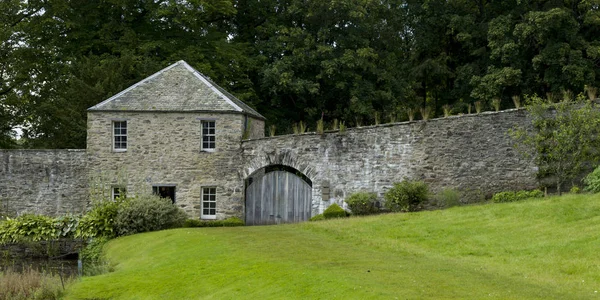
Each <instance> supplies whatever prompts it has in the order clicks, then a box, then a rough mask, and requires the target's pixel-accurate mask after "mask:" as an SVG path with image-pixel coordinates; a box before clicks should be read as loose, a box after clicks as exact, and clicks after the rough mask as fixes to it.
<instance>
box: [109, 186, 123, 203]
mask: <svg viewBox="0 0 600 300" xmlns="http://www.w3.org/2000/svg"><path fill="white" fill-rule="evenodd" d="M110 190H111V198H112V199H113V200H117V197H120V196H125V197H127V188H125V187H124V186H116V185H115V186H112V187H111V188H110Z"/></svg>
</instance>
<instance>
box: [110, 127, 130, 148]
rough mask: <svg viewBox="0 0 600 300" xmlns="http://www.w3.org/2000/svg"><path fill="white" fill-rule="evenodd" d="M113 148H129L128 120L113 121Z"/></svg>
mask: <svg viewBox="0 0 600 300" xmlns="http://www.w3.org/2000/svg"><path fill="white" fill-rule="evenodd" d="M113 149H114V150H115V151H126V150H127V121H113Z"/></svg>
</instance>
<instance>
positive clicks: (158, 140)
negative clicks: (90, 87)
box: [87, 61, 265, 219]
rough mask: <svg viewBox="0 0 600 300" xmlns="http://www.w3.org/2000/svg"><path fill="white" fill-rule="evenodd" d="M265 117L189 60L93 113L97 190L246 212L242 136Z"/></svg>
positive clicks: (192, 209) (91, 156) (92, 173)
mask: <svg viewBox="0 0 600 300" xmlns="http://www.w3.org/2000/svg"><path fill="white" fill-rule="evenodd" d="M264 120H265V118H264V117H263V116H261V115H260V114H259V113H257V112H256V111H255V110H253V109H252V108H250V107H249V106H247V105H246V104H244V103H243V102H242V101H240V100H239V99H237V98H236V97H234V96H233V95H231V94H229V93H228V92H227V91H225V90H223V89H222V88H220V87H219V86H218V85H216V84H215V83H213V82H212V81H210V79H208V78H207V77H205V76H203V75H202V74H200V73H199V72H198V71H196V70H195V69H193V68H192V67H191V66H190V65H188V64H187V63H186V62H184V61H179V62H177V63H175V64H173V65H170V66H168V67H166V68H165V69H163V70H161V71H159V72H157V73H155V74H154V75H152V76H150V77H148V78H146V79H144V80H142V81H140V82H139V83H136V84H135V85H133V86H131V87H129V88H127V89H126V90H124V91H122V92H120V93H119V94H117V95H115V96H113V97H111V98H109V99H107V100H106V101H104V102H102V103H100V104H98V105H96V106H94V107H91V108H90V109H89V110H88V135H87V157H88V162H87V168H88V173H89V176H88V178H90V183H89V184H90V188H91V189H92V191H93V192H99V193H101V194H104V195H106V194H110V196H111V197H116V196H118V195H120V194H123V193H127V194H130V195H131V194H139V193H151V192H154V193H158V194H160V195H161V196H163V197H168V198H171V200H172V201H173V203H175V204H176V205H178V206H180V207H181V208H183V209H184V210H185V211H186V212H187V213H188V214H189V215H190V216H198V217H201V218H203V219H215V218H216V219H222V218H224V217H225V216H232V215H240V216H241V214H243V209H244V208H243V195H244V194H243V193H244V191H243V188H244V186H243V182H244V181H243V179H242V178H241V177H240V176H241V175H240V173H239V172H238V170H239V167H240V166H241V165H242V164H243V162H242V155H241V140H242V138H260V137H263V136H264Z"/></svg>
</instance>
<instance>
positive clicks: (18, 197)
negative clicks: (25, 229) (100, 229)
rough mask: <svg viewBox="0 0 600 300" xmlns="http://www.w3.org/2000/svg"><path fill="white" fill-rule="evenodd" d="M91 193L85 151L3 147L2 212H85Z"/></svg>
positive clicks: (0, 155) (0, 173) (0, 165)
mask: <svg viewBox="0 0 600 300" xmlns="http://www.w3.org/2000/svg"><path fill="white" fill-rule="evenodd" d="M87 196H88V187H87V171H86V153H85V150H0V213H8V214H9V215H14V214H22V213H26V212H28V213H37V214H46V215H59V214H64V213H81V212H82V211H83V210H84V209H85V208H86V205H87V203H88V197H87Z"/></svg>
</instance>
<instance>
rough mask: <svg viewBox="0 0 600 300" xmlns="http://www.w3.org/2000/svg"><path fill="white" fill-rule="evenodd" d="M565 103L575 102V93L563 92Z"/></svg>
mask: <svg viewBox="0 0 600 300" xmlns="http://www.w3.org/2000/svg"><path fill="white" fill-rule="evenodd" d="M562 100H563V101H564V102H571V101H573V100H575V95H574V94H573V91H571V90H564V91H563V99H562Z"/></svg>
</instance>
